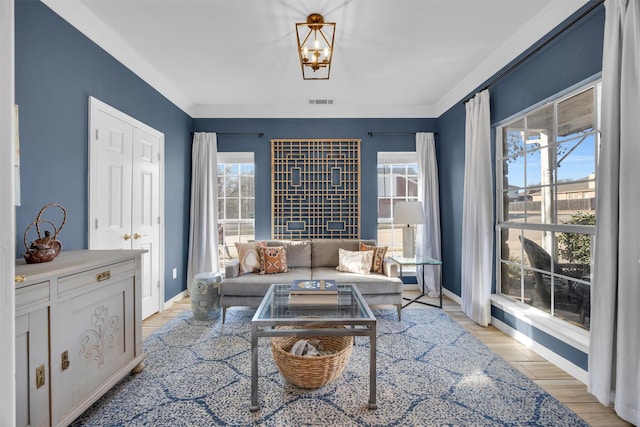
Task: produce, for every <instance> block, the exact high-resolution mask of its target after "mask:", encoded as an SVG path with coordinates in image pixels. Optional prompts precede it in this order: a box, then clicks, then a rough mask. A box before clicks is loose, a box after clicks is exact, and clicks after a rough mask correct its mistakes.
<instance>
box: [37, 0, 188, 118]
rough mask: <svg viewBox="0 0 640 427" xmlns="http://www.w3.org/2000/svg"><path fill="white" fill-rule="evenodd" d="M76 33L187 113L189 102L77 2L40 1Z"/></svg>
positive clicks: (140, 56) (124, 42) (72, 0)
mask: <svg viewBox="0 0 640 427" xmlns="http://www.w3.org/2000/svg"><path fill="white" fill-rule="evenodd" d="M42 2H43V3H44V4H45V5H46V6H47V7H49V8H50V9H51V10H53V11H54V12H55V13H56V14H58V15H59V16H60V17H61V18H62V19H64V20H65V21H67V22H68V23H69V24H71V25H72V26H73V27H75V28H76V29H77V30H78V31H80V32H81V33H82V34H84V35H85V36H86V37H88V38H89V39H90V40H91V41H93V42H94V43H95V44H97V45H98V46H100V47H101V48H102V49H103V50H105V51H106V52H107V53H108V54H109V55H111V56H113V57H114V58H115V59H116V60H118V61H119V62H120V63H122V64H123V65H124V66H125V67H127V68H128V69H129V70H131V71H132V72H133V73H134V74H136V75H137V76H138V77H140V78H141V79H142V80H144V81H145V82H146V83H148V84H149V85H150V86H151V87H153V88H154V89H155V90H157V91H158V92H160V94H162V95H163V96H164V97H165V98H167V99H168V100H169V101H171V102H173V103H174V104H175V105H176V106H177V107H178V108H180V109H181V110H182V111H184V112H185V113H187V114H189V108H190V107H191V105H192V102H191V101H190V100H189V99H188V98H187V97H186V96H185V95H184V94H183V93H182V92H181V91H180V90H179V89H178V88H177V87H176V86H175V85H173V84H172V83H171V82H170V81H169V80H168V79H167V78H165V77H164V76H163V75H162V73H160V72H159V71H158V70H157V69H156V68H154V67H153V66H151V64H149V62H147V61H145V60H144V59H143V57H142V55H140V53H138V52H137V51H136V50H134V49H133V48H132V47H131V46H130V45H129V44H128V43H127V42H126V41H125V40H123V39H122V38H121V37H120V36H119V35H118V34H117V33H115V32H114V31H113V30H112V29H111V28H109V27H108V26H106V25H105V24H104V23H103V22H102V21H101V20H99V19H98V18H97V17H96V16H95V15H94V14H93V13H92V12H91V11H90V10H89V9H87V8H86V7H85V6H84V4H83V3H82V2H81V1H79V0H42Z"/></svg>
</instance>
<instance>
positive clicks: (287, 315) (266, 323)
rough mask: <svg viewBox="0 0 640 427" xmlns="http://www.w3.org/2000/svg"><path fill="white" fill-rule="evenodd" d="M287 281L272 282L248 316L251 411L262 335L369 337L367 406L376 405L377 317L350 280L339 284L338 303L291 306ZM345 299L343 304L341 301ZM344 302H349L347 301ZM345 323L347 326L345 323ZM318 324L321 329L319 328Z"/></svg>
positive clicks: (254, 405) (255, 400)
mask: <svg viewBox="0 0 640 427" xmlns="http://www.w3.org/2000/svg"><path fill="white" fill-rule="evenodd" d="M290 287H291V285H290V284H273V285H271V287H270V288H269V290H268V291H267V293H266V295H265V296H264V298H263V299H262V302H261V303H260V306H259V307H258V309H257V311H256V314H255V315H254V316H253V319H252V320H251V407H250V410H251V411H258V410H259V409H260V407H259V405H258V339H259V338H262V337H283V336H294V337H302V336H305V337H308V336H325V337H326V336H353V337H356V336H367V337H369V347H370V350H369V409H376V408H377V407H378V405H377V404H376V324H377V322H376V318H375V316H374V315H373V313H372V312H371V309H370V308H369V306H368V305H367V303H366V301H365V299H364V298H363V296H362V294H361V293H360V291H359V290H358V288H357V287H356V286H355V285H353V284H339V285H338V292H339V295H340V302H341V305H340V306H338V307H337V308H330V309H321V308H318V309H306V308H305V309H290V308H289V306H288V303H287V299H288V296H289V289H290ZM343 302H345V304H342V303H343ZM346 302H348V303H349V305H348V306H347V305H346ZM345 326H346V327H345ZM319 328H321V329H319Z"/></svg>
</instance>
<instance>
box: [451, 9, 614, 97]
mask: <svg viewBox="0 0 640 427" xmlns="http://www.w3.org/2000/svg"><path fill="white" fill-rule="evenodd" d="M602 3H604V0H597V1H596V2H595V3H593V4H592V5H591V7H589V8H588V9H587V10H585V11H584V12H582V13H581V14H580V15H578V16H576V17H575V18H574V19H572V20H571V22H569V23H568V24H567V25H565V26H564V27H563V28H561V29H560V31H558V32H557V33H556V34H554V35H553V36H551V37H549V38H548V39H547V40H545V41H544V42H543V43H542V44H541V45H540V46H538V47H536V48H535V49H534V50H532V51H531V52H529V53H528V54H527V55H525V56H524V57H523V58H521V59H520V60H519V61H518V62H516V63H515V64H513V65H512V66H510V67H509V68H507V69H506V70H504V71H503V72H502V73H500V74H499V75H498V76H496V77H494V78H493V79H491V80H490V81H489V83H487V84H486V85H485V86H484V87H483V88H482V89H480V90H478V91H477V92H482V91H483V90H485V89H489V88H490V87H491V86H493V85H495V84H496V83H497V82H499V81H500V80H502V79H503V78H504V77H506V76H507V75H509V74H511V72H512V71H514V70H515V69H516V68H518V67H519V66H520V65H522V63H523V62H525V61H527V60H528V59H529V58H531V57H532V56H533V55H535V54H536V53H538V52H539V51H540V50H542V49H543V48H544V47H545V46H546V45H548V44H549V43H551V42H552V41H554V40H555V39H556V38H557V37H558V36H559V35H561V34H562V33H564V32H565V31H567V30H568V29H569V28H571V27H573V26H574V25H575V24H577V23H578V22H579V21H580V20H581V19H582V18H584V17H585V16H587V15H588V14H590V13H591V12H593V10H594V9H595V8H597V7H598V6H600V5H601V4H602ZM477 92H476V93H477ZM474 96H476V94H475V93H474V94H473V95H471V96H470V97H468V98H466V99H465V100H464V101H462V103H463V104H466V103H467V102H469V101H470V100H471V99H472V98H473V97H474Z"/></svg>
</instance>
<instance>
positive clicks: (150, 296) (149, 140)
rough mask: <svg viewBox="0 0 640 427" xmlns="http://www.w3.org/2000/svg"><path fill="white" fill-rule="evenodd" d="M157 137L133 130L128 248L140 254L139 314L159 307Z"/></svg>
mask: <svg viewBox="0 0 640 427" xmlns="http://www.w3.org/2000/svg"><path fill="white" fill-rule="evenodd" d="M160 142H161V141H160V138H159V137H158V136H156V135H153V134H151V133H149V132H146V131H144V130H142V129H138V128H135V129H134V130H133V157H132V159H133V174H132V176H133V188H132V209H131V225H132V227H131V231H132V233H133V234H132V237H133V238H132V240H131V242H132V246H131V247H132V248H133V249H146V250H147V251H148V252H147V253H146V254H144V255H143V256H142V266H141V267H142V318H143V319H144V318H147V317H149V316H150V315H152V314H153V313H155V312H157V311H159V309H160V307H159V305H158V304H159V301H160V299H159V298H158V293H159V287H160V265H159V261H160V250H159V248H160V233H159V228H160V185H159V184H160V156H161V154H160V147H161V143H160Z"/></svg>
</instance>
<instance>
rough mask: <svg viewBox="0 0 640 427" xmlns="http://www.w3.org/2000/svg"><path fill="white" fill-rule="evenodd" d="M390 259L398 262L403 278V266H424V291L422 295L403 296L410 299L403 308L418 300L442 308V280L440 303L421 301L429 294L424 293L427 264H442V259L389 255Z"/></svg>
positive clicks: (419, 302)
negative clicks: (413, 296)
mask: <svg viewBox="0 0 640 427" xmlns="http://www.w3.org/2000/svg"><path fill="white" fill-rule="evenodd" d="M389 259H390V260H391V261H392V262H394V263H396V264H397V265H398V266H399V267H400V279H402V267H403V266H404V267H407V266H416V267H419V266H422V292H421V293H420V295H418V296H417V297H415V298H413V299H411V298H402V299H404V300H407V301H409V302H408V303H406V304H405V305H403V306H402V308H405V307H406V306H408V305H409V304H411V303H414V302H417V303H418V304H423V305H430V306H431V307H438V308H442V280H440V305H435V304H431V303H428V302H425V301H419V300H420V298H422V297H424V296H427V294H425V293H424V288H425V287H426V284H425V280H424V269H425V267H426V266H427V265H433V266H439V265H442V261H438V260H436V259H432V258H427V257H414V258H404V257H396V256H392V257H389Z"/></svg>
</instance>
